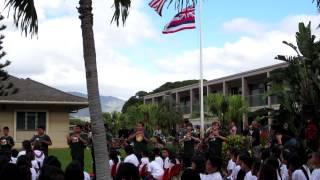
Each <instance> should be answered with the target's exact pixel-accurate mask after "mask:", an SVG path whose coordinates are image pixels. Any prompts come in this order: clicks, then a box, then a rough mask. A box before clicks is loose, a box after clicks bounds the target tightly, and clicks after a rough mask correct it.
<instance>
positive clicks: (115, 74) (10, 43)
mask: <svg viewBox="0 0 320 180" xmlns="http://www.w3.org/2000/svg"><path fill="white" fill-rule="evenodd" d="M141 2H142V1H141V0H137V1H135V2H133V4H132V10H131V11H130V17H129V18H128V20H127V23H126V26H125V27H119V28H118V27H116V26H115V25H110V20H111V17H112V15H113V14H112V9H111V8H110V7H111V6H112V4H111V2H110V1H95V2H94V3H95V4H93V5H94V10H93V13H94V32H95V42H96V51H97V63H98V71H99V77H100V78H99V81H100V87H101V91H100V92H101V94H105V95H113V96H117V97H123V98H127V97H129V96H130V95H132V94H133V93H134V91H135V90H138V89H143V84H142V82H141V81H140V80H139V79H141V77H144V76H147V74H146V72H144V70H142V69H141V68H140V67H137V66H135V65H134V64H133V63H132V62H131V61H130V60H129V59H128V58H127V57H125V56H123V55H121V54H120V53H119V52H118V51H117V48H119V47H121V48H130V47H133V46H135V45H138V44H139V43H141V42H142V41H143V40H145V39H154V38H156V37H155V33H154V27H153V25H152V21H151V20H150V19H149V17H148V16H146V14H144V13H142V12H141V11H140V9H141V7H140V6H141ZM36 5H37V9H38V14H39V17H40V21H39V23H40V24H39V36H38V37H39V38H38V39H29V38H25V37H23V36H21V34H20V32H19V31H18V30H16V29H15V28H13V27H12V26H10V25H11V20H7V21H6V24H8V25H9V28H8V29H7V30H6V31H5V35H6V39H5V50H6V51H7V53H8V55H7V58H8V59H10V60H11V61H12V64H11V65H10V66H9V68H8V71H9V72H10V73H12V74H13V75H16V76H19V77H24V78H25V77H30V78H32V79H35V80H37V81H40V82H43V83H45V84H48V85H51V86H54V87H58V88H61V89H63V90H66V91H81V92H85V91H86V86H85V82H86V81H85V73H84V72H85V71H84V63H83V57H82V53H83V52H82V36H81V29H80V20H79V19H78V14H77V11H76V8H75V7H76V6H77V4H76V3H75V2H73V4H71V3H70V1H66V0H58V1H55V2H50V3H44V2H42V1H41V2H40V3H39V4H36ZM56 10H58V12H55V11H56ZM70 11H71V12H73V13H70ZM64 12H69V14H63V13H64ZM61 13H62V14H63V15H61ZM137 27H139V28H137ZM130 82H132V84H130Z"/></svg>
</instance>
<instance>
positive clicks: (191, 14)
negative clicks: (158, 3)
mask: <svg viewBox="0 0 320 180" xmlns="http://www.w3.org/2000/svg"><path fill="white" fill-rule="evenodd" d="M194 28H196V22H195V8H194V6H189V7H187V8H185V9H182V10H181V11H180V12H179V13H178V14H177V15H175V16H174V18H173V19H172V20H171V22H170V23H169V24H167V25H166V26H165V27H164V29H163V31H162V33H163V34H169V33H175V32H178V31H182V30H185V29H194Z"/></svg>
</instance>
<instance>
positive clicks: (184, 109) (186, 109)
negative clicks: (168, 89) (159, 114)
mask: <svg viewBox="0 0 320 180" xmlns="http://www.w3.org/2000/svg"><path fill="white" fill-rule="evenodd" d="M176 109H177V111H179V112H181V113H182V114H191V112H190V104H178V105H176Z"/></svg>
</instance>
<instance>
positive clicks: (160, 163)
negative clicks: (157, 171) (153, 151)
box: [154, 156, 163, 168]
mask: <svg viewBox="0 0 320 180" xmlns="http://www.w3.org/2000/svg"><path fill="white" fill-rule="evenodd" d="M154 161H156V162H157V163H158V164H159V165H160V167H162V168H163V159H162V158H161V157H160V156H157V157H156V158H155V159H154Z"/></svg>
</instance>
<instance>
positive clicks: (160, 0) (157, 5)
mask: <svg viewBox="0 0 320 180" xmlns="http://www.w3.org/2000/svg"><path fill="white" fill-rule="evenodd" d="M166 1H167V0H152V1H151V2H150V3H149V6H150V7H151V8H153V9H154V10H155V11H156V12H157V13H158V14H159V15H160V16H162V9H163V6H164V3H165V2H166Z"/></svg>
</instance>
